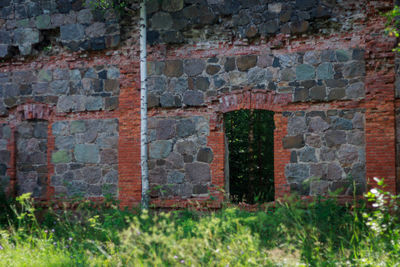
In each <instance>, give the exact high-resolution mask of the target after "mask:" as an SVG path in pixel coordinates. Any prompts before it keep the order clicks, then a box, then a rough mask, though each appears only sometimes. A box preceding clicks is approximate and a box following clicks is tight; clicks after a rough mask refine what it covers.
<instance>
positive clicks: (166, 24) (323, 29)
mask: <svg viewBox="0 0 400 267" xmlns="http://www.w3.org/2000/svg"><path fill="white" fill-rule="evenodd" d="M354 4H357V5H358V8H359V10H362V8H361V7H362V6H364V5H365V3H363V2H361V3H360V2H359V1H330V0H321V1H320V0H291V1H263V0H261V1H259V0H207V1H205V0H204V1H190V0H185V1H184V0H171V1H158V0H150V1H148V6H147V13H148V20H149V23H148V24H149V32H148V40H149V42H150V43H151V44H155V43H168V44H180V43H188V42H199V41H200V42H201V41H203V40H210V39H211V40H219V41H221V40H232V39H238V38H240V39H250V40H251V39H257V38H259V37H262V38H270V37H272V36H274V35H277V34H291V35H302V34H304V33H318V34H327V33H330V32H332V31H348V30H350V29H352V28H357V27H359V19H362V18H364V16H365V14H363V12H360V11H359V14H357V15H355V14H354V15H355V17H354V18H352V17H351V15H350V14H351V13H353V12H354V10H353V9H352V8H351V7H352V5H354ZM346 12H347V13H348V16H343V15H342V14H345V13H346ZM349 13H350V14H349ZM354 13H355V12H354Z"/></svg>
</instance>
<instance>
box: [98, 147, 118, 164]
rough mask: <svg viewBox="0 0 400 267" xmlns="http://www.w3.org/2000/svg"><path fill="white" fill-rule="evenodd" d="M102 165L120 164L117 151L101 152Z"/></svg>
mask: <svg viewBox="0 0 400 267" xmlns="http://www.w3.org/2000/svg"><path fill="white" fill-rule="evenodd" d="M100 163H101V164H117V163H118V151H117V150H115V149H103V150H102V151H101V152H100Z"/></svg>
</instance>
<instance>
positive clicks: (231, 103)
mask: <svg viewBox="0 0 400 267" xmlns="http://www.w3.org/2000/svg"><path fill="white" fill-rule="evenodd" d="M291 101H292V95H291V94H280V93H277V92H276V91H268V90H252V89H250V88H244V89H243V90H238V91H235V92H231V93H229V94H224V95H221V96H219V97H218V102H217V103H218V104H217V106H214V110H216V112H215V113H214V116H213V117H212V118H211V126H213V127H211V130H212V131H211V132H210V140H209V143H208V145H209V146H210V147H211V148H212V149H213V151H216V157H215V159H216V160H214V161H213V162H212V164H211V168H212V182H213V184H216V185H218V186H221V187H222V186H224V185H225V179H227V178H226V177H225V170H224V169H225V163H226V159H225V130H224V127H223V115H224V114H225V113H227V112H231V111H235V110H241V109H260V110H270V111H274V112H275V114H274V122H275V131H274V183H275V199H279V198H282V197H284V196H285V195H287V194H289V193H290V188H289V185H288V183H287V180H286V177H285V165H286V164H287V163H288V162H290V151H289V150H287V149H284V148H283V145H282V140H283V138H284V137H285V136H286V134H287V122H288V118H287V117H284V116H283V115H282V112H283V111H284V109H283V107H285V106H286V105H287V104H289V103H290V102H291Z"/></svg>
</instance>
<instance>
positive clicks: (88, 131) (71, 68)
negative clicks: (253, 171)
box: [0, 0, 400, 207]
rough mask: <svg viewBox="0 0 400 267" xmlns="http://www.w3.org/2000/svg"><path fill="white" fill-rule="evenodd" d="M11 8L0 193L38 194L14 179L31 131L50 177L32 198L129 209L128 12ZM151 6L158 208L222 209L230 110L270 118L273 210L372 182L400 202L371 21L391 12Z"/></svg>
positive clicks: (248, 4)
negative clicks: (294, 198)
mask: <svg viewBox="0 0 400 267" xmlns="http://www.w3.org/2000/svg"><path fill="white" fill-rule="evenodd" d="M19 2H20V1H18V3H17V2H15V3H14V1H4V3H5V4H3V5H2V6H1V7H0V8H1V11H2V12H0V13H1V14H2V15H1V20H0V24H1V33H0V37H1V38H0V43H1V44H0V56H1V57H4V58H3V60H2V61H1V62H0V116H1V117H0V124H1V129H0V179H1V184H2V185H3V187H5V188H6V191H7V192H9V193H10V194H14V195H15V194H18V193H20V192H22V191H20V189H19V188H25V191H32V190H33V191H34V189H32V188H31V187H29V186H24V185H33V184H35V183H32V182H31V181H33V180H34V179H30V178H29V177H28V176H26V177H25V175H19V174H20V173H23V172H21V168H22V167H21V163H20V161H21V160H20V159H21V158H20V157H19V155H21V151H20V150H19V149H18V144H19V143H23V142H25V141H24V140H22V139H20V135H19V134H18V133H19V130H18V129H21V127H23V126H24V125H33V124H35V123H37V122H40V123H42V124H43V125H45V126H43V127H42V128H46V127H47V144H46V145H44V143H43V142H44V141H43V142H42V141H39V142H36V143H37V144H39V145H40V144H41V143H43V144H42V149H43V153H44V156H45V157H46V160H47V161H46V162H47V164H46V166H47V169H46V172H43V173H46V178H42V179H40V183H39V182H38V181H39V180H38V179H36V180H34V181H36V187H38V188H39V187H40V194H38V195H35V196H37V198H38V199H41V200H43V201H48V200H51V199H56V198H64V197H72V196H73V195H75V194H76V193H77V194H78V195H79V194H80V195H84V196H86V197H88V198H92V199H101V198H102V197H103V196H104V195H105V194H106V193H111V194H113V195H114V196H116V197H118V199H119V200H120V201H121V205H122V206H132V205H136V204H138V203H139V202H140V199H141V180H140V179H141V178H140V175H141V173H140V94H139V88H140V79H139V58H138V56H139V53H138V52H139V47H138V39H139V37H138V30H137V25H138V14H137V10H136V11H132V12H131V13H129V14H128V16H125V17H124V16H122V17H118V16H115V14H112V13H110V12H106V13H103V15H104V16H105V17H104V16H100V15H99V13H98V12H97V11H90V10H89V9H87V8H84V7H82V6H81V5H79V3H78V2H79V1H46V3H48V4H49V5H48V6H45V5H44V4H37V2H31V1H27V2H26V5H22V4H20V3H19ZM159 3H160V2H159V1H149V6H148V15H149V16H148V19H149V32H148V35H149V43H150V44H151V45H150V46H149V47H148V50H149V57H148V59H149V63H148V73H149V81H148V85H149V95H148V98H149V107H150V109H149V113H148V115H149V117H150V119H149V136H150V144H149V148H150V159H149V167H150V180H151V185H152V192H151V195H152V203H153V204H155V205H158V206H163V207H171V206H176V205H180V206H186V205H189V204H190V203H193V202H194V201H200V202H203V203H204V204H205V205H211V206H214V207H217V206H218V205H219V202H220V200H222V199H223V197H224V196H223V193H222V192H223V188H224V185H225V176H224V167H225V144H224V127H223V114H224V113H226V112H229V111H233V110H238V109H264V110H272V111H274V112H275V116H274V121H275V125H276V129H275V132H274V170H275V175H274V179H275V195H276V198H281V197H283V196H284V195H285V194H289V193H290V192H298V193H300V194H303V195H317V194H326V193H327V192H328V191H329V190H336V189H341V190H342V191H341V193H342V195H343V197H346V196H348V195H351V193H352V190H354V188H352V186H351V185H350V184H349V180H348V178H349V177H350V178H352V179H354V180H355V181H356V185H357V187H356V189H357V192H359V193H361V192H363V191H365V190H366V189H367V188H368V186H373V185H374V182H373V179H372V178H373V177H375V176H377V177H382V178H385V181H386V183H387V185H388V186H387V189H388V190H390V191H392V192H396V190H397V192H398V188H397V189H396V183H397V184H398V181H399V175H398V174H397V173H398V171H397V172H396V167H397V170H398V168H399V163H398V162H399V156H398V151H399V149H398V147H399V141H398V138H397V141H396V133H398V131H397V132H396V129H397V128H398V127H399V123H398V120H399V119H398V115H397V116H396V114H397V113H398V112H397V113H396V110H397V111H398V110H399V109H400V102H399V101H398V100H396V98H395V83H396V69H395V54H394V53H393V52H392V48H393V47H394V46H395V44H396V42H395V40H394V39H392V38H388V37H386V36H385V35H384V31H383V30H384V22H385V21H384V18H383V17H381V16H380V15H379V14H380V12H384V11H386V10H389V9H390V8H391V7H392V1H355V0H354V1H326V0H293V1H286V2H284V3H283V2H282V1H268V3H266V2H265V1H240V0H232V1H207V2H206V1H183V0H174V1H162V2H161V4H159ZM36 5H38V6H37V7H36ZM64 5H65V6H64ZM34 8H36V9H37V10H36V9H34ZM133 8H135V6H133ZM7 10H8V11H7ZM24 10H25V11H24ZM46 10H48V11H46ZM199 11H201V12H199ZM7 12H8V13H7ZM23 12H25V13H23ZM4 14H8V15H4ZM198 14H201V15H198ZM107 16H108V17H107ZM267 18H268V19H267ZM121 29H123V30H121ZM18 36H20V37H21V38H22V37H23V38H22V39H21V38H19V37H18ZM18 38H19V39H18ZM116 45H118V47H116V48H113V47H114V46H116ZM45 47H47V48H46V49H44V48H45ZM18 51H19V52H18ZM397 88H398V87H397ZM397 90H398V89H397ZM46 125H47V126H46ZM33 136H34V134H33ZM43 136H44V135H43ZM397 136H398V135H397ZM43 138H44V137H43ZM28 139H29V138H28ZM44 139H46V138H44ZM21 140H22V141H21ZM40 140H42V139H40ZM31 142H32V143H35V140H32V141H31ZM36 143H35V144H36ZM32 147H35V146H32ZM35 151H36V150H35V149H33V150H32V151H29V153H27V154H28V155H30V153H31V152H32V153H33V152H35ZM396 151H397V153H396ZM36 152H37V151H36ZM89 152H90V153H89ZM22 155H23V154H22ZM24 162H25V160H24ZM31 165H32V164H31ZM33 165H34V164H33ZM36 167H38V166H35V168H36ZM37 173H38V172H37ZM396 174H397V175H396ZM396 177H397V178H396ZM310 178H312V179H310ZM29 179H30V180H29ZM305 180H306V181H307V180H310V182H309V183H308V185H305V184H304V183H303V182H304V181H305ZM39 185H40V186H39ZM42 185H43V186H42ZM21 186H22V187H21ZM106 188H109V190H108V191H107V189H106ZM25 191H24V192H25Z"/></svg>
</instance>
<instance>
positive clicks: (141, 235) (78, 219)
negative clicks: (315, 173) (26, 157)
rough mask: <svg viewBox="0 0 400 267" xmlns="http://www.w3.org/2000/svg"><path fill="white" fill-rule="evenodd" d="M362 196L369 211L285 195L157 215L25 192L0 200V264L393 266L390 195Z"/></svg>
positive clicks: (397, 249) (397, 229) (395, 241)
mask: <svg viewBox="0 0 400 267" xmlns="http://www.w3.org/2000/svg"><path fill="white" fill-rule="evenodd" d="M368 198H369V199H370V200H371V201H373V203H375V204H374V206H375V207H374V208H373V209H372V210H367V209H366V208H365V207H364V204H363V203H360V204H359V205H352V206H351V207H343V206H339V205H338V204H337V203H336V202H335V200H333V199H330V200H326V199H317V200H316V201H315V202H313V203H308V204H305V203H303V202H301V201H299V200H296V198H295V197H293V198H291V199H289V200H287V201H286V202H284V203H282V204H279V205H277V206H276V207H275V208H274V209H272V208H271V209H267V210H260V211H258V212H248V211H243V210H239V209H237V208H224V209H222V210H220V211H216V212H211V211H203V212H198V211H192V210H182V211H173V212H169V213H161V212H156V211H150V212H147V211H144V212H140V211H139V210H119V209H117V208H116V207H117V203H111V202H109V203H106V204H103V205H101V206H98V205H97V206H93V204H91V203H90V202H88V201H81V202H80V203H81V204H80V205H79V206H78V207H77V208H76V209H74V210H70V209H61V210H57V211H51V210H47V211H40V210H39V211H38V210H36V209H35V208H34V207H33V206H32V203H31V201H30V199H29V197H28V196H25V195H24V196H22V197H20V198H18V199H17V202H16V203H8V204H4V203H5V202H4V201H3V202H2V203H3V205H2V206H0V207H1V208H2V211H3V212H1V215H0V216H1V217H0V246H1V247H0V266H399V263H400V224H399V217H398V210H397V209H398V208H397V207H398V206H397V205H396V201H397V199H396V197H394V196H391V195H389V194H387V193H384V192H383V191H380V190H376V191H373V190H372V192H370V193H369V195H368ZM389 202H391V204H390V203H389Z"/></svg>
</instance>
